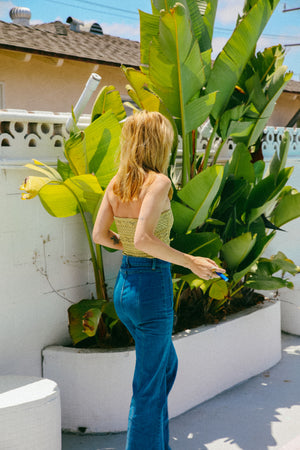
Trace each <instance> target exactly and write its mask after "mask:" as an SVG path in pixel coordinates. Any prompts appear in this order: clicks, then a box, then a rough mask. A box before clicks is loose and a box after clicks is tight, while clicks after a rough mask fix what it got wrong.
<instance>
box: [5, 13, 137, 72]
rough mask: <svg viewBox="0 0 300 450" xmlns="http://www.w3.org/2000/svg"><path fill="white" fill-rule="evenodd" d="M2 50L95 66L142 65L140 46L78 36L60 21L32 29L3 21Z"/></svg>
mask: <svg viewBox="0 0 300 450" xmlns="http://www.w3.org/2000/svg"><path fill="white" fill-rule="evenodd" d="M0 48H6V49H11V50H20V51H27V52H32V53H40V54H47V55H52V56H54V55H55V56H60V57H65V58H71V59H79V60H88V61H94V62H95V63H101V62H102V63H103V62H105V63H109V64H126V65H128V66H135V67H137V66H139V64H140V44H139V42H137V41H131V40H129V39H122V38H119V37H115V36H109V35H107V34H103V35H96V34H92V33H88V32H80V33H76V32H75V31H72V30H70V28H69V26H68V25H65V24H63V23H61V22H58V21H57V22H51V23H45V24H40V25H35V26H29V27H28V26H23V25H17V24H14V23H7V22H3V21H0Z"/></svg>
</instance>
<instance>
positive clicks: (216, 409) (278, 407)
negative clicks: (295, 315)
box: [63, 324, 300, 450]
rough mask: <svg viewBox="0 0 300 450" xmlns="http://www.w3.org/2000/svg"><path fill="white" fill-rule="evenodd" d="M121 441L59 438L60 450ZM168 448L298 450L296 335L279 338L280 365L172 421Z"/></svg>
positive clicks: (107, 448)
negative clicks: (60, 442) (61, 440)
mask: <svg viewBox="0 0 300 450" xmlns="http://www.w3.org/2000/svg"><path fill="white" fill-rule="evenodd" d="M266 326H267V324H266ZM221 376H222V373H220V377H221ZM183 395H184V392H183ZM125 442H126V434H125V433H118V434H106V435H72V434H63V450H124V449H125ZM170 446H171V448H172V450H228V449H229V448H230V450H239V449H241V450H267V449H281V450H300V336H292V335H288V334H285V333H283V334H282V360H281V361H280V362H279V363H278V364H277V365H276V366H274V367H273V368H271V369H270V370H268V371H265V372H264V373H262V374H259V375H257V376H255V377H253V378H251V379H249V380H247V381H245V382H243V383H241V384H239V385H237V386H234V387H233V388H231V389H229V390H227V391H225V392H223V393H221V394H219V395H217V396H216V397H214V398H213V399H211V400H208V401H206V402H204V403H202V404H201V405H199V406H197V407H196V408H193V409H192V410H190V411H188V412H186V413H185V414H182V415H181V416H179V417H176V418H174V419H172V420H171V421H170ZM140 450H147V447H145V448H144V449H140Z"/></svg>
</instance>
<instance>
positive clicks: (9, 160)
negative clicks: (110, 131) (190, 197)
mask: <svg viewBox="0 0 300 450" xmlns="http://www.w3.org/2000/svg"><path fill="white" fill-rule="evenodd" d="M70 117H71V115H70V114H67V113H52V112H46V111H33V112H28V111H25V110H0V166H2V167H17V166H23V165H24V164H26V163H28V162H29V161H31V160H32V159H33V158H36V159H39V160H42V161H43V162H45V163H46V164H56V162H57V158H63V146H64V139H67V138H68V136H69V134H68V132H67V130H66V123H67V121H68V120H69V119H70ZM89 122H90V116H89V115H82V116H81V117H80V120H79V123H78V126H79V128H80V129H84V128H85V127H86V126H87V125H88V124H89ZM285 130H288V131H289V133H290V136H291V143H290V152H289V157H297V158H298V157H300V128H284V127H266V128H265V130H264V137H263V143H262V150H263V154H264V156H265V158H267V159H268V158H269V157H271V156H272V155H273V152H274V150H276V149H279V146H280V142H281V138H282V135H283V132H284V131H285ZM210 133H211V127H210V126H209V125H208V124H205V125H204V126H202V127H201V128H199V132H198V137H197V149H198V152H202V151H204V150H205V148H206V145H207V142H208V139H209V136H210ZM218 142H219V139H218V138H217V139H216V140H215V141H214V144H213V146H212V154H213V152H214V150H215V149H216V148H217V147H218ZM234 147H235V144H234V142H233V141H232V140H231V139H229V140H228V141H227V143H226V145H225V146H224V147H223V149H222V153H221V155H220V156H221V160H222V159H223V160H226V159H228V158H230V156H231V154H232V151H233V149H234ZM179 148H180V142H179Z"/></svg>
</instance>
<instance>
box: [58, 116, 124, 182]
mask: <svg viewBox="0 0 300 450" xmlns="http://www.w3.org/2000/svg"><path fill="white" fill-rule="evenodd" d="M120 133H121V126H120V124H119V122H118V120H117V118H116V117H115V115H114V114H113V112H112V111H111V110H109V111H107V112H106V113H105V114H103V115H101V116H100V117H98V119H96V120H95V121H94V122H92V123H91V124H90V125H89V126H88V127H87V128H86V129H85V131H84V139H82V138H80V136H78V138H77V139H76V140H74V138H73V137H71V138H70V141H67V143H66V146H65V155H66V158H67V160H68V161H69V163H70V165H71V168H72V170H73V172H74V173H75V174H76V175H82V174H83V173H87V171H88V172H89V173H93V174H95V175H96V177H97V178H98V181H99V183H100V185H101V186H102V187H106V186H107V185H108V183H109V182H110V180H111V179H112V177H113V176H114V175H115V173H116V172H117V169H118V165H117V152H118V144H119V139H120ZM86 167H87V168H86Z"/></svg>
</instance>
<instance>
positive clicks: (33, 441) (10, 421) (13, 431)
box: [0, 375, 61, 450]
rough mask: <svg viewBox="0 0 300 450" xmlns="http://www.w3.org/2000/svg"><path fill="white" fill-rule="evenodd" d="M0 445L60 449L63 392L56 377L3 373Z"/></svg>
mask: <svg viewBox="0 0 300 450" xmlns="http://www.w3.org/2000/svg"><path fill="white" fill-rule="evenodd" d="M0 449H1V450H60V449H61V409H60V396H59V390H58V387H57V384H56V383H55V382H54V381H52V380H48V379H46V378H38V377H30V376H20V375H6V376H0Z"/></svg>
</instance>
